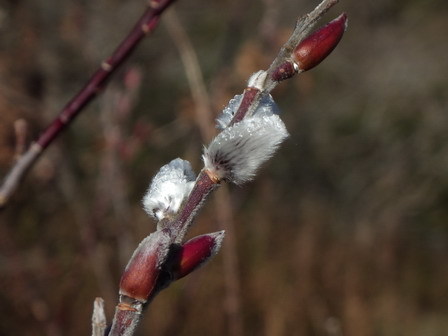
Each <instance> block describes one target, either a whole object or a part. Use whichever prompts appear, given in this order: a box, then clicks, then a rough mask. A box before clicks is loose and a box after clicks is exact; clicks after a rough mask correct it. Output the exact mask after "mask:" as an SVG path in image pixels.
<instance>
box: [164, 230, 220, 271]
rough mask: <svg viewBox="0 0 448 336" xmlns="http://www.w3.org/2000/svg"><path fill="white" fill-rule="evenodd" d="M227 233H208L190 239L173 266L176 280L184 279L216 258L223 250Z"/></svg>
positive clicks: (183, 246)
mask: <svg viewBox="0 0 448 336" xmlns="http://www.w3.org/2000/svg"><path fill="white" fill-rule="evenodd" d="M224 233H225V231H219V232H215V233H208V234H204V235H202V236H198V237H195V238H193V239H190V240H189V241H187V242H186V243H185V244H183V245H182V247H181V249H180V250H179V252H178V253H179V255H178V260H179V261H178V263H176V264H175V265H174V266H173V270H172V272H173V275H174V278H175V279H180V278H183V277H184V276H186V275H188V274H190V273H191V272H193V271H194V270H195V269H197V268H198V267H200V266H201V265H203V264H204V263H205V262H207V261H208V260H210V259H211V258H212V257H213V256H215V255H216V254H217V253H218V251H219V249H220V248H221V243H222V240H223V239H224Z"/></svg>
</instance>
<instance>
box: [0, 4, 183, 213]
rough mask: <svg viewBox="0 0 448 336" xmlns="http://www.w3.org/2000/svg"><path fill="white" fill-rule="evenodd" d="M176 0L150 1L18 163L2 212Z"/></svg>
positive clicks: (3, 192)
mask: <svg viewBox="0 0 448 336" xmlns="http://www.w3.org/2000/svg"><path fill="white" fill-rule="evenodd" d="M174 1H175V0H152V1H150V3H149V7H148V9H147V10H146V11H145V12H144V14H143V15H142V16H141V17H140V18H139V20H138V21H137V23H136V24H135V25H134V27H133V28H132V29H131V31H130V32H129V34H128V35H127V36H126V37H125V38H124V39H123V41H122V42H121V43H120V44H119V45H118V47H117V48H116V49H115V51H114V52H113V53H112V55H111V56H110V57H109V58H107V59H106V60H105V61H103V62H102V63H101V65H100V67H99V68H98V70H97V71H96V72H95V73H94V74H93V75H92V77H90V79H89V80H88V81H87V83H86V84H85V86H84V87H83V88H82V89H81V90H80V91H79V92H78V93H77V94H76V95H75V96H74V97H73V98H72V99H71V100H70V101H69V102H68V103H67V104H66V105H65V106H64V108H63V109H62V110H61V112H60V113H59V115H58V116H57V117H56V119H54V120H53V122H52V123H51V124H50V125H49V126H48V127H47V128H46V129H45V130H44V131H43V132H42V134H41V135H40V136H39V137H38V139H37V140H36V141H34V142H33V144H32V145H31V146H30V147H29V149H28V150H27V151H26V152H25V154H23V155H22V156H21V157H20V158H19V159H18V160H17V161H16V163H15V164H14V165H13V166H12V168H11V169H10V171H9V172H8V174H7V175H6V177H5V179H4V181H3V183H2V185H1V186H0V209H1V208H3V207H4V206H5V205H6V203H7V202H8V200H9V199H10V197H11V196H12V194H13V193H14V191H15V190H16V189H17V187H18V186H19V184H20V182H21V180H22V179H23V177H24V176H25V175H26V173H27V171H28V170H29V169H30V168H31V167H32V165H33V164H34V162H35V161H36V160H37V159H38V158H39V156H40V155H41V154H42V152H43V151H44V150H45V149H46V148H47V147H48V146H49V145H50V144H51V143H52V142H53V141H54V140H55V139H56V138H57V136H58V135H59V134H60V133H61V132H62V131H63V130H64V129H65V128H66V127H67V126H68V125H70V123H71V122H72V121H73V119H74V118H75V117H76V116H77V115H78V114H79V113H80V112H81V111H82V110H83V109H84V107H85V106H86V105H87V104H88V103H90V102H91V101H92V100H93V99H94V98H95V96H96V95H97V94H98V93H99V92H101V90H102V89H103V88H104V87H105V85H106V83H107V80H108V79H109V78H110V77H111V75H112V74H113V73H114V72H116V70H117V69H118V67H119V66H120V65H121V64H122V63H123V62H124V61H125V60H126V59H127V58H128V57H129V55H130V54H131V53H132V52H133V51H134V49H135V48H136V47H137V46H138V45H139V43H140V41H141V40H142V39H143V38H144V37H145V36H146V35H147V34H148V33H150V32H152V31H153V30H154V29H155V28H156V26H157V24H158V22H159V19H160V16H161V15H162V13H163V12H164V10H165V9H166V8H168V7H169V6H170V5H171V4H172V3H174Z"/></svg>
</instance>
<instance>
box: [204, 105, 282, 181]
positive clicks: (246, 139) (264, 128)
mask: <svg viewBox="0 0 448 336" xmlns="http://www.w3.org/2000/svg"><path fill="white" fill-rule="evenodd" d="M287 137H288V131H287V130H286V127H285V124H284V123H283V121H282V120H281V119H280V117H279V116H278V115H276V114H272V113H271V114H270V115H267V113H266V111H264V112H263V113H260V114H259V115H257V114H254V116H252V117H249V118H246V119H243V120H242V121H240V122H238V123H236V124H234V125H232V126H230V127H228V128H226V129H225V130H224V131H222V132H221V133H220V134H218V135H217V136H216V137H215V138H214V139H213V141H212V142H211V143H210V145H209V146H208V147H207V148H205V149H204V154H203V156H202V158H203V160H204V165H205V168H206V169H208V170H209V171H211V172H212V173H213V174H214V175H215V176H216V177H218V178H219V179H224V180H227V181H230V182H233V183H235V184H241V183H243V182H246V181H249V180H251V179H252V178H253V177H254V176H255V172H256V171H257V169H258V168H259V167H260V165H261V164H262V163H263V162H265V161H266V160H268V159H269V158H270V157H271V156H272V155H273V154H274V152H275V151H276V149H277V148H278V146H279V145H280V143H281V142H282V141H283V140H284V139H285V138H287Z"/></svg>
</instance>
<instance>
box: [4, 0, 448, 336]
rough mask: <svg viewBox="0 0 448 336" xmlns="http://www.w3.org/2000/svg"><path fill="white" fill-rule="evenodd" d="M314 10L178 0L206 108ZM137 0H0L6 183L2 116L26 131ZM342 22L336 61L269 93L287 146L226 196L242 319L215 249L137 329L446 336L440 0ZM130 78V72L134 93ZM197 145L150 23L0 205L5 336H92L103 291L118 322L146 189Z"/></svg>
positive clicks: (112, 37) (445, 108) (205, 215)
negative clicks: (235, 318) (235, 319)
mask: <svg viewBox="0 0 448 336" xmlns="http://www.w3.org/2000/svg"><path fill="white" fill-rule="evenodd" d="M315 5H316V2H315V1H310V0H301V1H292V0H282V1H273V0H263V1H251V2H242V1H236V0H226V1H204V0H199V1H188V2H187V1H178V3H177V4H176V6H175V7H176V11H177V13H178V16H179V19H180V21H181V22H182V27H183V28H184V29H185V31H186V32H187V33H188V36H189V38H190V39H191V43H192V45H193V47H194V50H195V52H196V54H197V57H198V59H199V62H200V66H201V69H202V71H203V74H204V81H205V84H206V87H207V89H208V94H209V98H210V101H211V102H212V106H211V109H212V111H213V114H214V115H216V114H218V113H219V110H220V109H221V108H222V107H223V106H224V105H225V103H226V102H227V100H228V99H229V98H230V97H232V96H233V95H234V94H237V93H240V92H241V91H242V89H243V87H244V82H245V80H246V79H247V77H248V76H249V75H250V74H251V73H252V72H253V71H255V70H258V69H260V68H266V67H267V66H268V65H269V63H270V61H271V60H272V59H273V57H274V55H275V54H276V52H277V50H278V47H279V46H280V45H281V43H283V42H284V40H285V39H286V37H287V36H288V33H289V32H290V29H291V27H292V25H293V23H294V20H295V18H296V17H297V16H298V15H301V14H304V13H306V12H307V11H309V10H310V9H312V8H313V7H314V6H315ZM144 6H145V2H144V1H126V2H123V1H117V0H107V1H106V0H92V1H70V0H63V1H50V0H35V1H32V2H26V1H20V0H15V1H11V0H10V1H7V0H2V1H0V172H1V173H2V175H3V174H4V173H5V172H6V171H7V169H8V167H9V165H10V164H11V162H12V160H13V158H14V155H15V136H14V128H13V124H14V121H15V120H17V119H19V118H23V119H25V120H26V121H27V122H28V126H29V134H28V135H29V139H31V138H33V137H35V136H36V135H37V134H38V133H39V131H40V130H42V129H43V127H44V126H45V125H47V123H48V122H49V121H50V120H51V119H52V117H53V116H54V115H55V114H56V112H57V110H58V109H59V108H60V107H61V106H62V105H63V104H64V103H65V102H66V101H67V99H68V98H70V96H71V95H72V94H73V93H74V92H75V91H76V90H77V89H78V88H79V87H80V86H81V85H82V84H83V82H84V81H85V80H86V78H88V76H89V75H90V74H91V73H92V71H93V70H94V69H95V67H96V66H97V64H98V63H99V62H100V61H101V60H102V59H103V58H104V57H106V56H107V55H108V54H109V53H110V51H112V49H113V48H114V46H115V45H116V43H117V42H118V41H119V40H120V39H121V38H122V37H123V36H124V34H125V33H126V32H127V30H128V29H129V28H130V26H131V24H132V23H133V22H134V20H135V19H136V18H137V17H138V15H139V14H140V12H141V11H142V8H143V7H144ZM340 11H346V12H347V13H348V16H349V30H348V31H347V33H346V35H345V36H344V38H343V40H342V42H341V44H340V45H339V46H338V48H337V49H336V50H335V52H334V53H333V54H332V55H331V56H330V57H329V58H328V59H327V60H326V61H325V62H324V63H323V64H321V65H320V66H319V67H318V68H316V69H314V70H312V71H311V72H309V73H306V74H304V75H302V76H300V77H298V78H294V79H292V80H289V81H288V82H285V83H284V84H282V85H281V86H280V87H279V88H278V89H277V90H276V91H275V92H274V96H275V99H276V101H277V103H278V104H279V105H280V107H281V108H282V110H283V112H284V114H283V116H284V120H285V123H286V125H287V127H288V130H289V132H290V134H291V137H290V139H289V140H287V141H286V143H285V144H284V145H283V146H282V149H281V151H280V152H279V153H277V155H276V156H275V157H274V159H272V160H271V161H270V162H269V163H268V164H266V165H265V166H264V167H263V169H262V170H261V172H260V174H259V176H258V177H257V179H256V181H255V182H253V183H250V184H248V185H246V186H244V187H242V188H239V187H238V188H236V187H231V188H230V198H231V206H232V209H233V216H234V219H233V221H234V223H233V225H234V231H235V238H236V240H235V241H234V245H235V246H234V247H235V249H234V250H232V251H231V253H230V254H231V255H232V254H233V252H234V254H233V255H234V256H236V257H237V262H236V265H237V269H236V271H235V274H234V275H235V276H236V280H237V285H238V286H237V288H239V294H238V297H237V299H238V300H237V301H236V303H237V304H236V308H235V305H233V306H232V305H229V300H228V299H229V292H228V290H227V289H228V288H229V285H228V283H227V284H226V282H228V278H226V276H225V271H224V270H225V269H227V270H228V268H224V267H225V261H224V258H223V255H224V254H223V253H221V254H220V255H218V257H217V258H216V259H214V260H213V261H212V262H211V263H209V264H208V265H207V266H206V267H205V268H203V269H201V270H199V271H198V272H195V273H194V274H192V275H190V276H189V277H188V278H186V279H183V280H181V281H179V282H178V283H176V284H175V285H174V286H172V287H171V288H169V289H168V290H166V291H164V292H162V293H161V294H160V295H159V297H157V298H156V300H155V301H154V303H153V304H152V305H151V306H150V307H149V309H148V310H147V312H146V315H145V318H144V320H143V323H142V326H141V328H140V330H139V335H166V336H169V335H231V336H240V335H246V336H250V335H266V336H277V335H278V336H280V335H290V336H293V335H307V336H308V335H310V336H311V335H318V336H321V335H322V336H324V335H326V336H342V335H344V336H364V335H365V336H370V335H372V336H373V335H391V336H395V335H397V336H398V335H406V336H439V335H440V336H442V335H445V334H446V330H447V329H448V317H447V316H448V315H447V314H448V299H447V298H448V267H447V263H446V256H447V253H448V145H447V144H448V104H447V101H448V100H447V98H448V90H447V87H448V58H447V57H446V54H447V52H448V45H447V43H446V36H447V33H448V21H447V20H446V17H447V14H448V5H447V4H446V2H445V1H442V0H431V1H422V0H408V1H398V0H396V1H385V0H379V1H356V0H342V1H341V3H340V4H339V5H338V6H337V7H336V8H335V9H333V10H332V11H331V13H330V14H329V15H327V17H326V18H327V19H328V20H330V19H331V18H333V17H335V16H337V14H338V13H339V12H340ZM162 21H163V20H162ZM129 71H131V74H133V75H134V76H137V77H133V78H136V79H138V76H141V80H142V82H141V85H140V86H139V89H138V91H137V92H133V93H132V94H130V93H129V92H128V91H126V88H125V86H124V84H123V80H124V79H125V78H128V79H129ZM126 73H127V74H128V75H127V76H126ZM123 94H124V97H125V98H120V95H121V97H123V96H122V95H123ZM119 99H124V101H125V102H126V99H129V101H127V103H128V104H129V105H128V106H125V107H124V108H117V106H119V102H117V100H119ZM201 146H202V140H201V137H200V134H199V131H198V126H197V123H196V120H195V102H194V101H193V100H192V98H191V95H190V88H189V86H188V82H187V79H186V76H185V69H184V68H183V65H182V62H181V60H180V57H179V53H178V50H177V48H176V45H175V43H174V42H173V40H172V39H171V37H170V35H169V34H168V32H167V29H166V26H164V25H163V24H161V26H160V27H159V28H158V29H157V31H156V33H155V34H154V35H153V36H151V37H150V38H149V39H147V40H146V41H145V42H144V43H143V45H142V46H141V47H140V48H139V49H138V50H137V52H136V53H135V55H134V56H133V57H132V59H131V60H130V61H129V62H128V63H127V64H126V65H125V66H124V67H123V68H122V70H121V72H120V74H118V76H116V77H115V79H114V80H113V81H112V82H111V85H110V87H109V88H108V89H107V90H106V91H105V92H104V94H103V95H102V96H101V97H100V98H99V99H98V100H97V101H96V102H94V103H93V104H91V105H90V106H89V108H88V109H87V110H86V111H85V112H84V114H82V115H81V116H80V117H79V118H78V119H77V120H76V121H75V123H74V124H73V125H72V127H71V128H70V130H69V131H68V132H66V133H65V134H64V135H63V136H62V137H60V138H59V139H58V141H57V142H56V143H55V144H53V145H52V146H51V148H50V150H49V151H48V152H47V153H46V154H45V155H44V156H43V157H42V158H41V159H40V161H39V162H38V164H37V165H36V166H35V167H34V168H33V170H32V171H31V172H30V174H29V176H28V177H27V179H26V181H25V182H24V183H23V185H22V187H21V188H20V190H19V192H18V193H17V194H16V196H15V197H14V198H13V200H12V201H11V203H10V204H9V206H8V208H7V209H6V210H4V211H3V212H2V213H1V214H0V333H1V334H2V335H17V334H18V335H86V334H88V333H89V332H90V331H89V328H90V314H91V307H92V303H93V299H94V297H95V296H102V297H104V298H105V299H106V305H107V312H108V315H109V317H110V316H111V315H112V312H113V307H114V305H115V304H116V300H117V295H116V292H117V284H118V281H119V277H120V274H121V271H122V270H123V267H124V265H125V264H126V261H127V259H128V258H129V256H130V255H131V253H132V251H133V249H134V248H135V246H136V245H137V244H138V242H139V241H140V240H141V239H142V238H143V237H144V236H145V235H147V234H148V233H149V232H151V231H152V230H153V229H154V226H153V223H152V221H151V219H149V218H148V217H147V216H146V215H145V213H144V212H143V210H142V209H141V206H140V200H141V197H142V195H143V192H144V191H145V189H146V187H147V185H148V183H149V181H150V178H151V177H152V176H153V175H154V174H155V173H156V171H157V170H158V168H159V167H160V166H162V165H163V164H165V163H167V162H168V161H169V160H171V159H173V158H175V157H178V156H180V157H182V158H185V159H189V160H190V161H191V162H192V163H193V166H194V167H196V169H199V168H200V159H199V158H200V152H201ZM219 192H220V191H219ZM215 197H218V196H217V195H214V196H213V197H212V198H215ZM216 212H217V210H216V208H215V206H214V202H209V203H208V204H207V206H206V207H205V209H204V211H203V212H202V213H201V215H200V216H199V218H198V220H197V223H196V225H195V227H194V229H193V231H194V232H192V234H193V233H203V232H210V231H216V230H218V229H220V228H221V227H222V226H223V225H228V223H224V224H217V222H216ZM231 247H232V246H230V247H229V245H228V244H227V243H226V244H225V246H224V249H228V248H231ZM226 279H227V280H226ZM230 294H231V293H230ZM231 307H233V309H237V311H239V314H238V315H239V316H240V317H241V323H242V332H240V331H239V329H238V328H232V325H230V324H231V323H230V322H229V321H232V319H231V317H232V312H231V311H230V309H231ZM238 309H239V310H238Z"/></svg>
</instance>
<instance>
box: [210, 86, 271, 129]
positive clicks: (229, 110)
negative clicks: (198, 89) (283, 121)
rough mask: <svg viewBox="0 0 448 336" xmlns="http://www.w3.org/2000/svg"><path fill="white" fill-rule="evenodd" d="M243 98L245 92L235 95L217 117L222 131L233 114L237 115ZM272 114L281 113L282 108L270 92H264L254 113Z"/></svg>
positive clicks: (217, 122)
mask: <svg viewBox="0 0 448 336" xmlns="http://www.w3.org/2000/svg"><path fill="white" fill-rule="evenodd" d="M242 100H243V94H240V95H236V96H235V97H233V98H232V99H230V101H229V103H228V104H227V106H226V107H225V108H224V110H223V111H222V113H221V114H220V115H219V116H218V118H216V128H218V129H219V130H221V131H222V130H223V129H225V128H226V127H228V126H229V124H230V122H231V121H232V119H233V116H234V115H235V113H236V111H238V108H239V107H240V104H241V101H242ZM272 114H280V110H279V108H278V106H277V104H276V103H275V102H274V99H272V96H271V95H270V94H269V93H267V94H263V95H262V96H261V99H260V103H259V104H258V106H257V108H256V109H255V112H254V115H259V116H262V115H267V116H270V115H272Z"/></svg>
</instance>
